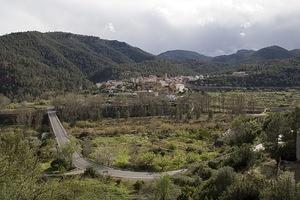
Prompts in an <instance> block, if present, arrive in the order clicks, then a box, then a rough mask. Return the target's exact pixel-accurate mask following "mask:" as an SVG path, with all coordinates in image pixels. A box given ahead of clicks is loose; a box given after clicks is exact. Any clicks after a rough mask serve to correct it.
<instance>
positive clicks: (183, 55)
mask: <svg viewBox="0 0 300 200" xmlns="http://www.w3.org/2000/svg"><path fill="white" fill-rule="evenodd" d="M157 57H158V58H161V59H167V60H175V61H185V60H202V61H208V60H209V59H210V57H208V56H204V55H201V54H199V53H197V52H194V51H186V50H172V51H166V52H164V53H161V54H159V55H157Z"/></svg>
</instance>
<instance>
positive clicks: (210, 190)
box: [193, 167, 235, 200]
mask: <svg viewBox="0 0 300 200" xmlns="http://www.w3.org/2000/svg"><path fill="white" fill-rule="evenodd" d="M234 178H235V173H234V171H233V169H232V168H231V167H223V168H221V169H219V170H218V172H217V173H216V174H215V175H214V176H212V177H211V178H210V179H209V180H208V181H207V182H206V183H204V184H203V185H201V186H200V187H199V188H198V189H197V191H196V192H195V194H194V195H193V199H198V200H206V199H218V198H219V197H220V195H221V194H222V193H223V192H224V191H225V190H226V189H227V187H229V186H230V185H231V184H232V183H233V182H234Z"/></svg>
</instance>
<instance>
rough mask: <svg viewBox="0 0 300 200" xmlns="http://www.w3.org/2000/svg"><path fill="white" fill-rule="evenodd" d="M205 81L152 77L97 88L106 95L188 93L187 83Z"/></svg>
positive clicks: (181, 77)
mask: <svg viewBox="0 0 300 200" xmlns="http://www.w3.org/2000/svg"><path fill="white" fill-rule="evenodd" d="M201 79H204V76H203V75H197V76H176V77H169V76H168V75H167V74H165V75H164V76H163V77H159V76H156V75H150V76H147V77H142V76H140V77H137V78H130V79H126V80H109V81H106V82H102V83H97V84H96V86H97V88H99V89H100V91H101V92H106V93H111V94H112V93H131V94H135V93H141V92H145V93H154V94H155V95H158V93H184V92H186V91H188V87H187V83H188V82H190V81H196V80H201Z"/></svg>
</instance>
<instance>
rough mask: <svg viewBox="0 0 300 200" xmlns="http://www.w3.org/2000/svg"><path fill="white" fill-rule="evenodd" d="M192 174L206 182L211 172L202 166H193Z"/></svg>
mask: <svg viewBox="0 0 300 200" xmlns="http://www.w3.org/2000/svg"><path fill="white" fill-rule="evenodd" d="M192 173H193V174H195V175H198V176H199V177H200V178H201V179H202V180H207V179H209V178H210V177H211V176H212V170H211V169H209V168H208V167H206V166H204V165H203V164H199V165H197V166H194V167H193V169H192Z"/></svg>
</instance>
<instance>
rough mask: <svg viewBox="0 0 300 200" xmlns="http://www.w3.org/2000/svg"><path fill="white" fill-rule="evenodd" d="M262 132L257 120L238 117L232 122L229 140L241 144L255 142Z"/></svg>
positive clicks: (233, 143)
mask: <svg viewBox="0 0 300 200" xmlns="http://www.w3.org/2000/svg"><path fill="white" fill-rule="evenodd" d="M260 132H261V130H260V126H259V125H258V123H257V122H256V121H255V120H249V119H247V118H242V117H238V118H236V119H235V120H234V121H233V122H232V125H231V131H230V133H229V135H228V136H227V141H228V143H229V144H230V145H239V146H240V145H242V144H243V143H253V141H254V139H255V138H256V136H257V135H258V134H259V133H260Z"/></svg>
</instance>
